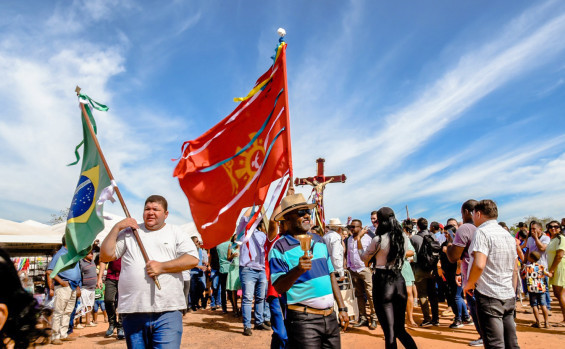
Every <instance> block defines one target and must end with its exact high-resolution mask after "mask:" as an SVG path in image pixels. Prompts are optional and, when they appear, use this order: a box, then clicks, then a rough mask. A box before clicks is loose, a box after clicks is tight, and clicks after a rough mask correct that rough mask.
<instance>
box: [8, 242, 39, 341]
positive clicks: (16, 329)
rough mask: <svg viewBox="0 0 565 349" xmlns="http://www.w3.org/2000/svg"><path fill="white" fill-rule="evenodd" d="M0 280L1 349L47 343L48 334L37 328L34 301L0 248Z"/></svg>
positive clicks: (35, 302) (36, 308) (37, 307)
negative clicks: (0, 282) (0, 283)
mask: <svg viewBox="0 0 565 349" xmlns="http://www.w3.org/2000/svg"><path fill="white" fill-rule="evenodd" d="M0 280H2V287H0V348H6V347H12V346H13V348H15V349H20V348H27V347H29V346H30V345H33V344H35V343H36V342H38V341H39V342H43V343H45V342H47V340H48V337H49V335H48V333H47V330H46V329H39V328H37V321H38V315H39V312H40V309H39V306H38V305H37V301H36V300H35V299H34V298H33V296H32V295H31V294H30V293H28V292H26V291H25V290H24V289H23V287H22V285H21V283H20V278H19V277H18V272H17V271H16V268H14V264H13V263H12V261H11V259H10V255H8V253H7V252H6V251H4V250H3V249H1V248H0Z"/></svg>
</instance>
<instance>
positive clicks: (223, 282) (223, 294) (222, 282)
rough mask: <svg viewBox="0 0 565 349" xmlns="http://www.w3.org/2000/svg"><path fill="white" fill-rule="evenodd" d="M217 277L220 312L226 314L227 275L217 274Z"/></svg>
mask: <svg viewBox="0 0 565 349" xmlns="http://www.w3.org/2000/svg"><path fill="white" fill-rule="evenodd" d="M218 275H220V287H221V290H220V297H221V298H222V311H223V312H227V311H228V300H227V297H226V293H227V290H226V284H227V282H228V273H220V272H218Z"/></svg>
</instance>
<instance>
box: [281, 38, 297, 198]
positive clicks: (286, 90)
mask: <svg viewBox="0 0 565 349" xmlns="http://www.w3.org/2000/svg"><path fill="white" fill-rule="evenodd" d="M277 32H278V34H279V35H280V36H281V38H280V39H279V41H280V42H281V43H282V42H284V39H283V38H284V36H285V35H286V31H285V30H284V29H283V28H279V29H278V30H277ZM285 52H286V51H285ZM281 59H282V66H283V81H284V102H285V108H284V114H285V117H286V124H287V130H286V142H287V143H288V148H287V151H288V175H289V178H290V184H289V187H288V189H289V190H291V188H292V191H294V178H293V177H294V171H293V169H292V145H291V143H290V113H289V112H288V81H287V78H286V53H285V54H284V55H282V57H281Z"/></svg>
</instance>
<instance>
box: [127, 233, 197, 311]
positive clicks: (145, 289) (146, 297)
mask: <svg viewBox="0 0 565 349" xmlns="http://www.w3.org/2000/svg"><path fill="white" fill-rule="evenodd" d="M137 231H138V233H139V237H140V238H141V241H142V242H143V246H144V247H145V250H146V251H147V255H148V256H149V259H150V260H154V261H157V262H167V261H170V260H173V259H176V258H178V257H180V256H182V255H184V254H189V255H191V256H194V257H195V258H198V251H197V250H196V246H195V245H194V242H192V239H191V238H190V236H189V235H188V234H187V233H185V232H183V231H182V230H181V229H180V228H179V227H177V226H174V225H171V224H166V225H165V226H164V227H163V228H161V229H160V230H157V231H151V230H147V229H146V228H145V226H144V225H140V226H139V229H138V230H137ZM116 257H117V258H120V257H122V270H121V272H120V281H119V283H118V293H119V298H118V312H119V313H121V314H129V313H158V312H164V311H173V310H180V309H185V308H186V300H185V299H184V293H183V277H182V273H180V272H179V273H164V274H161V275H159V276H158V280H159V283H160V285H161V289H160V290H159V289H158V288H157V286H156V285H155V282H154V281H153V279H151V278H150V277H149V275H147V271H146V270H145V264H146V263H145V260H144V259H143V254H141V250H140V249H139V246H138V245H137V241H136V240H135V237H134V235H133V232H132V231H131V229H129V228H128V229H125V230H122V231H121V232H120V233H119V235H118V239H117V241H116Z"/></svg>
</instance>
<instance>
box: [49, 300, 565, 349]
mask: <svg viewBox="0 0 565 349" xmlns="http://www.w3.org/2000/svg"><path fill="white" fill-rule="evenodd" d="M524 304H526V302H525V303H524ZM552 306H553V315H552V317H550V323H557V322H562V321H563V320H564V319H563V316H562V315H561V312H560V311H559V305H558V304H557V302H554V303H552ZM443 309H445V306H444V305H440V311H441V310H443ZM528 309H529V307H525V308H523V307H521V306H520V305H518V308H517V310H518V311H517V319H516V324H517V330H518V342H519V344H520V347H521V348H539V347H541V344H543V347H545V348H551V347H554V348H563V347H564V345H565V328H564V327H554V328H551V329H536V328H532V327H530V325H531V324H532V322H533V318H534V317H533V315H532V314H526V313H525V312H524V311H525V310H528ZM415 311H416V312H415V320H416V322H420V321H421V313H420V312H419V309H415ZM101 320H102V321H101ZM98 321H99V323H98V325H97V326H96V327H86V328H84V329H78V330H75V332H74V333H73V334H72V335H71V336H72V337H77V340H76V341H73V342H65V343H64V344H63V345H60V346H55V345H48V346H45V347H43V348H61V347H67V348H81V349H86V348H97V347H100V346H103V347H105V348H126V343H125V341H124V340H121V341H118V340H117V339H116V338H115V335H114V338H104V332H105V331H106V329H107V327H108V325H107V324H105V323H104V322H103V319H102V316H101V315H99V316H98ZM440 322H441V324H440V327H428V328H416V329H412V328H409V330H408V331H409V333H410V334H411V335H412V337H413V338H414V340H415V341H416V344H417V345H418V347H419V348H434V349H442V348H469V347H468V343H469V341H471V340H474V339H477V338H478V336H477V333H476V332H475V328H474V326H465V327H463V328H460V329H454V330H453V329H450V328H449V327H448V326H449V324H450V323H451V319H450V318H447V317H444V318H442V319H441V321H440ZM183 324H184V332H183V338H182V345H181V347H183V348H207V349H208V348H219V347H221V348H226V349H227V348H238V349H241V348H245V349H254V348H269V345H270V338H271V332H270V331H253V335H252V336H251V337H245V336H243V335H242V331H243V325H242V323H241V318H235V317H234V316H233V315H231V314H228V315H222V313H221V311H211V310H210V309H206V310H199V311H197V312H192V313H188V314H187V315H186V316H185V317H184V318H183ZM383 338H384V337H383V332H382V330H381V329H380V327H379V328H377V329H376V330H374V331H371V330H369V329H368V328H366V327H364V328H362V329H353V328H349V329H347V331H346V332H345V333H342V334H341V344H342V347H343V348H364V347H365V348H368V347H371V348H384V340H383ZM399 347H402V345H400V344H399Z"/></svg>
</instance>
